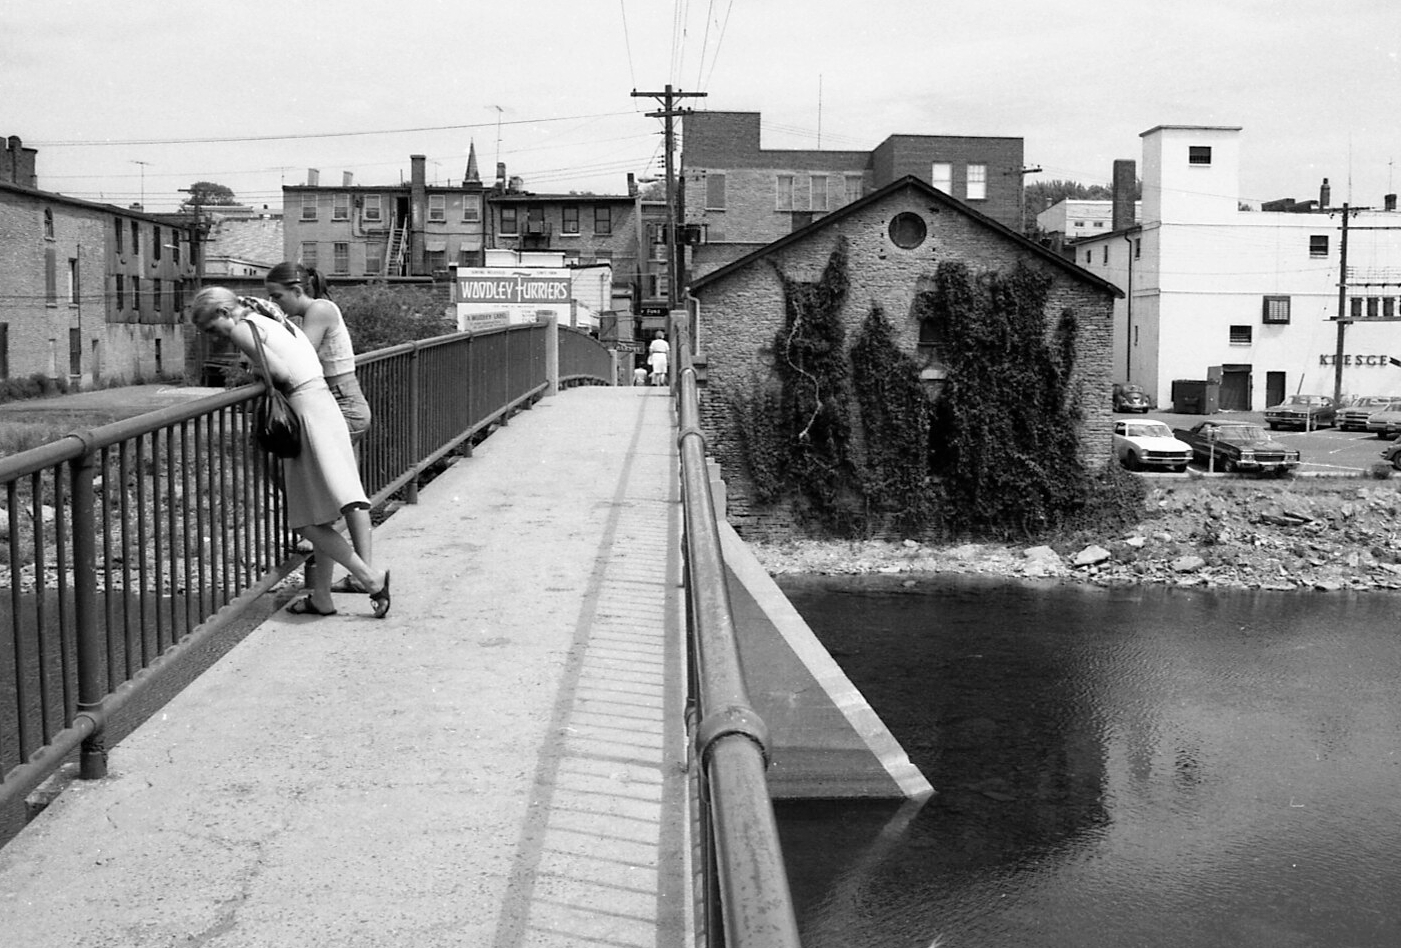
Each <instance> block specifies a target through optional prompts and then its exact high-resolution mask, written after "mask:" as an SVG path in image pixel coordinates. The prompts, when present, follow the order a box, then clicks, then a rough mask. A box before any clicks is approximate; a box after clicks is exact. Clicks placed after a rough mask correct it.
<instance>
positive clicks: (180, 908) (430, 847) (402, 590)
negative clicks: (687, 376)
mask: <svg viewBox="0 0 1401 948" xmlns="http://www.w3.org/2000/svg"><path fill="white" fill-rule="evenodd" d="M671 411H672V407H671V402H670V400H669V398H668V394H667V392H666V391H665V390H659V389H649V388H579V389H572V390H569V391H567V392H564V393H562V394H560V395H559V396H556V397H554V398H548V399H545V400H543V401H542V402H540V403H538V404H537V405H536V406H535V407H534V408H533V409H532V410H530V411H528V412H525V413H522V414H521V415H518V416H516V417H515V418H513V419H512V420H511V423H510V425H509V426H507V427H505V428H503V429H501V430H499V431H497V432H496V433H494V434H493V435H492V436H491V437H490V438H489V439H487V440H486V441H485V442H483V443H482V444H481V445H479V446H478V448H477V449H476V454H475V456H474V457H472V458H469V459H464V460H462V461H460V462H459V463H458V464H456V465H455V466H454V467H452V468H451V469H449V470H448V471H446V472H445V473H444V474H442V475H441V476H439V477H438V478H437V479H435V480H434V481H433V482H432V483H431V484H429V485H427V486H426V487H425V488H424V489H423V490H422V491H421V494H420V503H419V504H417V505H415V506H408V507H404V508H402V509H400V510H399V511H398V512H397V513H395V515H394V516H393V517H391V518H390V519H389V520H388V521H386V522H385V523H384V524H383V525H382V526H381V527H380V528H378V529H377V531H376V538H375V559H376V560H377V561H378V563H379V564H381V565H384V566H387V567H388V568H389V569H390V570H391V571H392V575H393V585H392V590H393V593H394V604H393V608H392V610H391V612H390V614H389V617H388V618H387V619H385V620H383V621H376V620H374V619H372V618H370V617H369V612H370V607H369V602H368V600H367V599H366V597H363V596H350V595H343V596H338V597H337V605H338V607H339V609H340V614H339V615H336V616H332V617H328V618H320V619H318V618H308V617H296V616H290V615H288V614H286V613H285V612H279V613H277V614H276V615H275V616H274V617H273V618H272V619H271V620H269V621H268V622H266V623H264V624H263V625H262V626H261V627H259V628H258V629H257V630H256V631H254V632H253V633H252V634H250V635H249V636H248V638H247V639H246V640H244V641H243V642H242V643H241V644H240V645H238V646H237V647H236V648H235V649H234V650H233V651H232V652H230V653H229V655H227V656H226V657H225V658H224V659H222V660H221V661H220V662H219V663H218V664H217V665H215V666H214V667H213V668H212V669H211V670H210V671H209V672H207V673H206V674H205V675H204V676H202V677H201V678H200V679H199V680H197V681H196V682H195V683H194V684H192V685H191V686H190V687H189V688H187V689H186V690H185V691H184V692H183V693H181V694H180V695H179V696H177V697H176V698H175V699H174V700H173V701H171V702H170V704H168V705H167V706H166V707H165V708H164V709H163V710H162V712H161V713H160V714H158V715H157V716H156V717H155V718H154V719H152V720H151V721H149V722H147V723H146V724H145V725H143V726H142V727H141V728H139V729H138V730H137V731H136V732H135V733H133V734H132V735H131V736H130V737H128V738H127V739H126V740H125V741H123V742H122V743H121V744H119V745H118V746H116V747H115V748H114V749H112V753H111V776H110V777H109V778H107V779H105V780H101V781H95V782H92V783H82V782H79V783H76V784H75V785H73V786H72V787H70V788H69V789H68V790H67V791H65V792H64V793H63V794H62V795H61V796H60V797H59V798H58V800H57V801H55V802H54V803H53V804H52V805H51V806H50V807H49V808H48V809H47V810H46V811H45V812H44V813H43V814H41V815H40V816H39V817H38V819H36V820H35V822H34V823H32V824H31V825H30V826H29V827H28V828H26V829H25V830H24V831H23V832H22V833H21V834H20V835H19V836H18V837H17V838H16V839H15V840H14V841H13V842H11V843H10V844H9V845H8V846H7V847H5V848H4V849H2V850H0V932H3V935H4V937H3V939H0V940H3V943H4V944H6V945H15V946H21V945H22V946H24V948H51V946H53V948H57V946H64V948H68V946H76V945H85V946H86V945H91V946H108V945H111V946H124V948H146V946H158V945H159V946H171V945H187V944H188V945H217V946H230V948H231V946H269V948H271V946H277V948H298V946H337V948H351V946H367V948H368V946H377V948H378V946H387V945H394V946H397V945H412V946H414V948H432V946H440V945H441V946H448V945H452V946H473V948H477V946H491V948H510V946H518V945H519V946H524V945H530V946H537V945H539V946H552V945H560V946H564V945H570V946H589V945H599V946H602V945H608V946H632V945H638V946H641V945H648V946H653V945H680V944H683V943H685V942H686V940H687V938H688V936H687V932H688V931H689V928H688V921H689V904H688V898H689V897H688V893H689V878H688V877H687V872H688V868H687V862H686V855H687V853H688V840H687V839H686V829H685V826H686V819H685V817H686V813H685V812H684V793H683V790H684V786H683V781H684V779H685V778H684V766H685V747H684V740H685V738H684V734H683V733H682V711H681V700H682V693H683V686H684V682H683V681H682V678H681V656H680V655H679V654H678V649H679V647H680V633H681V629H682V608H683V607H682V604H681V602H680V600H679V578H678V574H679V569H680V566H679V563H677V562H676V561H675V559H676V550H677V540H676V535H677V532H678V531H679V498H678V496H677V472H676V465H677V457H676V448H675V436H674V426H673V421H672V416H671Z"/></svg>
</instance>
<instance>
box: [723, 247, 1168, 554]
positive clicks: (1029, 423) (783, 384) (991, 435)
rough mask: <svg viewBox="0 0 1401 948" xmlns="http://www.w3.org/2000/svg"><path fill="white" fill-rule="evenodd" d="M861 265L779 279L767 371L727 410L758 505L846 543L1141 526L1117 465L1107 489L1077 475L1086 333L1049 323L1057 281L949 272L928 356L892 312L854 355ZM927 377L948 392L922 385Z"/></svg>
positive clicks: (878, 317)
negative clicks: (852, 273) (849, 324)
mask: <svg viewBox="0 0 1401 948" xmlns="http://www.w3.org/2000/svg"><path fill="white" fill-rule="evenodd" d="M847 259H848V258H847V244H846V243H845V240H841V241H839V243H838V245H837V247H836V249H835V250H834V251H833V252H832V254H831V256H830V257H829V259H828V261H827V263H826V266H825V267H824V268H823V270H822V273H821V275H820V276H819V278H818V279H817V280H816V281H813V282H802V281H799V280H795V279H793V278H792V277H790V276H788V275H787V274H785V273H784V272H783V271H782V270H781V268H777V266H776V269H778V274H779V277H780V279H781V281H782V286H783V300H784V302H783V306H784V319H783V325H782V328H781V329H780V330H779V331H778V333H777V334H776V335H775V337H774V340H773V347H772V357H771V359H770V360H769V365H770V367H771V370H770V371H765V368H764V367H762V366H761V367H759V368H757V369H756V371H755V373H754V375H753V378H752V379H751V382H750V386H749V388H748V390H747V391H745V392H743V393H742V394H740V395H739V396H738V397H734V398H732V401H731V407H732V410H733V416H734V421H735V423H736V430H737V432H738V433H739V440H740V444H741V448H742V452H743V455H744V457H745V460H746V462H747V465H748V468H749V472H748V473H749V474H750V478H751V483H752V484H753V488H754V491H755V497H756V500H757V501H758V502H759V503H761V504H766V505H771V504H785V503H786V504H790V505H792V509H793V511H794V513H795V514H796V515H797V518H798V520H799V522H800V523H802V524H803V525H804V526H805V527H807V528H808V529H809V531H810V532H820V533H824V534H830V535H837V536H871V535H876V534H890V533H898V534H900V535H904V536H918V535H924V536H942V537H952V536H988V537H1004V538H1010V537H1030V536H1036V535H1040V534H1044V533H1047V532H1049V531H1053V530H1056V529H1058V528H1064V527H1067V526H1078V525H1085V524H1087V523H1088V522H1089V521H1096V522H1110V521H1127V520H1128V519H1130V517H1129V511H1131V510H1133V509H1134V507H1135V505H1136V504H1137V505H1141V499H1142V488H1141V485H1139V484H1138V480H1137V479H1136V478H1126V477H1125V476H1124V475H1122V474H1121V473H1120V472H1118V471H1117V468H1115V467H1114V466H1112V465H1111V466H1109V467H1107V468H1106V471H1105V473H1103V474H1101V475H1098V476H1097V477H1093V476H1091V475H1090V474H1089V473H1088V472H1087V471H1086V468H1085V465H1084V463H1083V461H1082V460H1081V458H1082V452H1081V450H1080V444H1079V437H1078V432H1079V429H1080V423H1081V420H1082V419H1081V406H1080V405H1079V403H1078V399H1077V394H1076V392H1077V389H1076V386H1075V385H1074V384H1073V381H1072V380H1073V379H1074V377H1075V376H1074V369H1075V353H1076V333H1077V320H1076V315H1075V312H1074V311H1073V310H1072V309H1070V308H1065V309H1062V310H1061V311H1060V312H1058V313H1055V314H1048V300H1049V290H1050V289H1051V286H1052V280H1051V278H1050V277H1049V276H1047V275H1045V274H1044V273H1041V272H1038V271H1036V270H1033V269H1031V268H1030V267H1027V266H1026V265H1025V264H1023V263H1018V264H1016V265H1015V266H1013V267H1011V268H1009V269H1007V270H1005V271H986V272H976V273H975V272H973V271H972V270H971V269H969V267H967V266H966V265H965V264H962V263H958V262H945V263H941V264H939V265H938V267H937V268H936V270H935V272H934V273H933V275H932V280H930V281H928V282H930V283H932V287H933V288H932V289H930V290H928V291H925V292H922V293H920V294H919V295H918V296H917V297H916V299H915V304H914V306H913V308H912V311H911V313H910V316H909V318H911V319H912V320H914V321H915V322H916V323H917V324H921V327H922V329H923V331H922V333H921V338H922V339H924V340H926V341H929V340H934V341H933V342H931V343H930V344H929V345H928V346H927V347H924V348H923V351H921V352H920V353H918V354H917V353H914V352H910V351H907V349H902V348H901V347H900V345H899V342H898V337H899V332H898V327H897V326H896V325H895V324H894V323H892V322H891V319H890V317H888V316H887V314H886V312H885V310H884V308H883V307H882V306H881V305H880V304H879V302H875V303H873V304H871V305H870V306H869V309H868V310H867V312H866V314H865V316H864V318H863V319H862V321H861V323H860V325H859V328H858V329H857V331H856V332H855V333H854V338H853V339H852V341H851V343H850V345H848V343H847V339H846V329H845V323H844V321H843V312H844V309H845V307H846V305H847V302H848V300H847V296H848V290H849V281H848V277H847V265H848V264H847ZM916 328H920V327H916ZM911 334H912V333H910V332H909V331H906V333H905V335H906V338H908V337H909V336H910V335H911ZM907 348H908V347H907ZM931 364H936V365H937V367H939V368H941V369H942V371H941V372H936V373H933V374H934V375H935V376H938V375H943V376H945V378H946V380H945V381H944V382H943V383H942V385H941V386H940V387H939V389H938V390H937V391H933V390H930V389H927V388H926V387H925V385H924V384H922V382H921V374H920V373H921V369H922V368H925V367H926V366H929V365H931ZM1140 509H1141V508H1140Z"/></svg>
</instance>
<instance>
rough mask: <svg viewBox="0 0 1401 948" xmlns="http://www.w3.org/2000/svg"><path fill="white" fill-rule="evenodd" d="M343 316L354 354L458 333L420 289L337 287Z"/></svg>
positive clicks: (374, 285) (371, 285)
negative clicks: (353, 347) (352, 343)
mask: <svg viewBox="0 0 1401 948" xmlns="http://www.w3.org/2000/svg"><path fill="white" fill-rule="evenodd" d="M333 298H334V299H335V302H336V304H337V305H338V306H340V309H341V313H342V314H343V315H344V316H345V325H346V328H347V329H349V330H350V338H351V340H352V341H353V342H354V343H355V351H356V352H373V351H374V350H376V349H384V348H386V347H388V346H397V345H399V344H401V343H405V342H413V341H414V340H417V339H431V338H433V337H434V336H442V335H446V334H447V333H450V332H456V331H457V323H456V321H455V320H454V319H452V318H451V317H449V316H448V315H447V312H446V310H445V307H444V305H443V304H442V303H439V302H437V301H435V300H434V299H433V295H432V294H431V293H429V292H428V291H427V290H426V289H423V288H422V287H416V286H414V287H408V286H393V287H391V286H388V285H387V284H384V283H369V284H364V285H361V286H346V287H337V288H336V290H335V295H334V297H333Z"/></svg>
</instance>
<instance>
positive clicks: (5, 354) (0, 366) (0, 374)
mask: <svg viewBox="0 0 1401 948" xmlns="http://www.w3.org/2000/svg"><path fill="white" fill-rule="evenodd" d="M9 377H10V324H9V323H0V379H7V378H9Z"/></svg>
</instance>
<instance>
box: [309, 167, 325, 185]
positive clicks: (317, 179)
mask: <svg viewBox="0 0 1401 948" xmlns="http://www.w3.org/2000/svg"><path fill="white" fill-rule="evenodd" d="M320 184H321V171H320V170H319V169H317V168H308V169H306V185H307V187H309V188H315V187H319V186H320Z"/></svg>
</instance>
